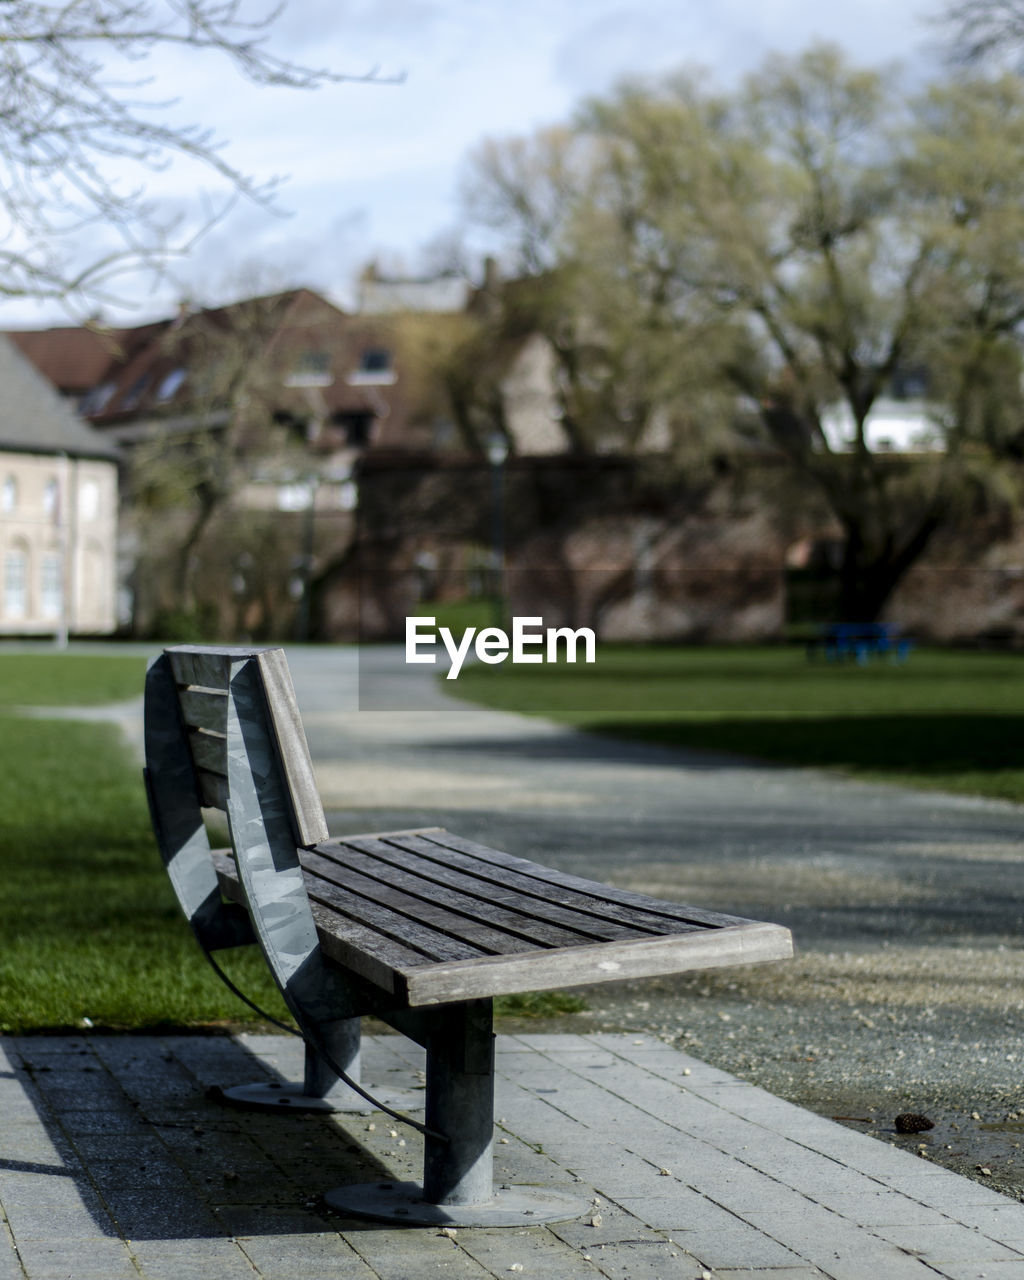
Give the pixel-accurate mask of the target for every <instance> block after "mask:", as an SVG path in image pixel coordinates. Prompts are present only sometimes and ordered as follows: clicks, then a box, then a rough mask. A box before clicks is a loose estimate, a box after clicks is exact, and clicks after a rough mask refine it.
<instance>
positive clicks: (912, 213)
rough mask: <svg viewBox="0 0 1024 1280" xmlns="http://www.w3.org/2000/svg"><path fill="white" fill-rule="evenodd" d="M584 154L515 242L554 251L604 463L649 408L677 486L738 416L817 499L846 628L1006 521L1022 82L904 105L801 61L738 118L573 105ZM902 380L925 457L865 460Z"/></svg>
mask: <svg viewBox="0 0 1024 1280" xmlns="http://www.w3.org/2000/svg"><path fill="white" fill-rule="evenodd" d="M577 136H578V138H579V140H580V144H581V145H583V147H584V150H585V155H586V157H587V165H588V168H587V176H586V180H585V181H580V182H577V183H576V184H575V185H574V187H573V188H572V190H571V191H569V192H568V194H567V196H566V201H565V204H564V206H563V207H562V209H561V214H560V217H559V218H557V219H556V218H553V217H552V216H551V214H550V210H549V208H548V203H547V193H548V192H549V191H550V187H548V188H547V191H545V192H543V193H542V194H543V195H544V199H543V200H538V201H537V202H535V203H536V204H538V205H539V206H540V208H541V209H542V210H543V211H544V219H543V221H541V220H540V219H537V220H536V221H535V222H534V223H533V225H532V228H531V230H533V231H534V232H536V231H537V230H539V229H543V228H544V227H551V228H554V229H555V234H554V235H553V236H552V238H551V239H550V240H549V242H548V243H547V245H546V247H545V250H544V254H543V255H542V254H541V253H540V252H539V251H538V248H537V246H536V244H535V242H534V240H530V241H528V243H529V244H530V252H531V255H532V257H533V259H534V260H536V261H543V262H544V271H543V273H542V274H540V275H537V276H536V277H535V278H536V279H537V280H538V282H543V281H544V280H548V281H550V282H551V287H552V288H553V289H555V290H557V292H556V295H555V297H556V300H557V303H558V305H559V307H560V312H559V314H560V315H561V316H562V323H563V330H566V331H569V332H572V333H574V335H575V342H574V345H573V347H572V352H573V356H574V359H575V360H576V361H577V371H576V376H577V381H578V382H579V384H580V385H581V386H583V387H589V388H591V389H592V390H593V391H595V392H596V393H597V394H596V395H594V396H592V398H591V403H592V405H593V407H594V415H595V416H594V417H593V419H592V421H591V422H590V423H589V424H582V423H580V424H577V425H578V430H577V433H576V434H577V439H583V440H586V439H588V438H589V439H592V440H594V441H596V442H598V444H599V445H600V447H603V448H608V447H609V440H608V431H609V428H610V427H611V428H612V429H613V430H618V432H619V438H620V447H624V448H628V447H630V445H631V444H633V443H635V442H636V440H637V438H638V437H637V433H636V427H637V424H638V423H639V422H640V421H641V417H639V416H638V413H637V409H638V408H640V409H641V410H642V417H643V418H644V419H646V420H647V421H653V422H660V423H661V424H662V426H663V427H664V428H666V429H667V430H668V432H669V434H670V436H671V437H672V438H673V439H674V442H675V444H676V445H677V446H679V445H685V450H684V452H685V453H686V455H687V460H688V463H689V462H691V461H692V458H693V452H694V449H695V448H699V447H700V446H701V445H702V444H703V445H704V447H705V448H711V447H714V448H716V449H717V448H719V447H720V444H721V440H722V432H721V426H722V423H723V418H728V417H730V416H731V418H732V420H733V423H734V425H736V426H742V427H744V428H746V429H749V430H751V432H752V434H753V436H759V437H760V440H761V442H762V445H763V444H765V443H767V444H770V446H771V447H772V449H773V450H774V452H775V455H776V456H777V457H779V458H782V459H784V460H785V461H786V462H787V463H788V464H789V466H790V468H791V469H792V471H793V473H794V474H795V475H796V476H797V477H798V478H799V479H800V481H801V482H802V483H803V484H805V485H806V486H807V487H808V488H809V489H810V490H812V491H814V492H815V493H817V494H818V495H819V497H820V498H822V499H824V502H825V503H826V505H827V508H828V510H829V511H830V513H831V516H832V519H833V521H834V524H835V526H836V528H837V531H838V532H839V534H840V536H841V544H842V565H841V603H840V605H839V608H840V610H841V612H842V614H843V615H844V616H845V617H847V618H849V619H853V620H866V619H871V618H875V617H877V616H878V614H879V613H880V612H881V610H882V609H883V608H884V606H885V604H886V601H887V600H888V598H889V596H890V594H891V592H892V591H893V589H894V587H895V586H896V584H897V583H898V582H899V581H900V579H901V577H902V576H903V575H904V574H905V573H906V572H907V570H908V569H909V568H910V566H911V565H913V564H914V563H915V562H916V560H917V559H918V557H919V556H920V555H921V554H922V553H923V552H924V550H925V549H926V547H927V546H928V544H929V542H930V540H931V539H932V537H933V536H934V534H935V533H936V531H937V530H938V529H939V528H940V526H941V525H942V524H943V522H944V521H946V520H947V519H948V518H949V516H950V514H951V513H952V512H954V511H955V510H956V509H957V508H958V507H962V506H963V504H964V503H966V502H970V501H975V502H984V501H995V500H997V496H998V500H999V501H1005V500H1007V498H1009V497H1011V496H1012V494H1011V490H1012V484H1011V482H1010V479H1008V477H1012V474H1013V472H1014V467H1013V466H1012V464H1011V465H1009V466H1008V465H1006V463H1005V461H1004V460H1005V459H1007V458H1012V457H1013V456H1014V455H1015V454H1016V453H1018V452H1019V451H1020V447H1021V443H1022V441H1024V400H1022V392H1021V374H1022V359H1021V342H1020V329H1021V325H1022V324H1024V87H1022V85H1021V82H1020V81H1019V80H1018V79H1017V78H1016V77H1012V76H1007V77H1003V78H1001V79H993V78H986V77H976V78H971V79H970V80H967V81H965V80H955V79H954V80H953V81H951V82H949V83H946V84H944V85H941V86H936V87H933V88H931V89H929V90H927V91H926V92H925V93H923V94H922V95H920V96H919V97H918V98H916V99H915V100H914V101H907V100H906V99H905V98H901V97H900V96H899V94H898V93H897V92H896V90H895V87H894V82H893V81H892V79H891V78H887V77H884V76H883V75H881V74H880V73H876V72H873V71H869V70H862V69H858V68H855V67H852V66H850V65H849V64H848V63H847V62H846V61H845V60H844V59H843V58H842V56H841V55H840V54H839V53H838V52H837V51H835V50H834V49H831V48H828V47H817V48H813V49H811V50H810V51H808V52H807V53H805V54H804V55H802V56H800V57H798V58H795V59H789V58H778V57H777V58H772V59H769V60H768V61H767V62H766V64H765V65H764V66H763V67H762V68H761V69H760V71H759V72H757V73H756V74H755V75H753V76H752V77H750V78H749V79H748V81H747V82H746V83H745V85H744V86H743V87H742V88H741V89H740V90H739V91H737V92H734V93H729V94H722V93H717V92H714V91H712V90H711V89H709V88H708V86H707V85H706V83H705V82H704V81H703V80H702V79H700V78H697V77H694V76H690V75H684V76H678V77H674V78H672V79H670V80H668V81H666V82H663V83H660V84H655V85H652V84H633V85H626V86H623V87H621V88H620V89H619V90H618V91H616V92H615V93H614V94H612V95H610V96H608V97H607V98H604V99H602V100H600V101H595V102H592V103H590V104H589V106H588V107H587V108H586V109H585V111H584V112H583V113H582V114H581V116H580V118H579V121H578V129H577ZM520 154H522V150H521V149H520ZM488 160H489V164H488V166H487V168H479V167H478V176H480V175H483V176H486V175H487V173H490V174H491V175H500V176H501V177H502V178H503V179H505V186H504V188H503V187H501V186H499V185H497V184H496V183H494V182H493V181H492V187H491V194H492V200H491V204H490V205H489V206H486V207H488V209H489V212H490V215H491V218H492V221H493V220H494V214H495V212H496V211H500V209H501V208H504V209H505V210H506V216H507V219H508V223H509V229H510V233H511V239H512V243H513V244H517V245H518V244H522V243H523V236H522V224H523V217H524V213H528V212H529V211H530V210H531V208H533V207H534V204H533V203H531V201H530V200H528V199H524V198H523V197H522V195H518V196H516V198H512V193H510V192H509V190H508V180H509V178H510V176H511V175H514V174H515V172H516V170H515V168H514V167H513V166H511V165H509V164H505V165H504V166H501V165H498V164H497V163H496V161H495V158H494V156H493V154H492V155H491V156H489V157H488ZM524 265H526V266H529V264H528V263H525V262H524ZM567 280H568V281H571V282H572V289H571V290H569V291H567V289H566V284H565V282H566V281H567ZM573 310H574V314H575V325H574V327H571V326H568V325H566V323H565V315H566V313H567V312H573ZM907 372H913V373H914V374H917V375H921V376H923V377H925V378H926V379H927V382H928V397H927V399H928V406H929V412H930V418H931V423H930V426H931V434H932V437H933V441H934V443H935V445H937V446H938V447H935V448H933V450H932V451H928V452H922V453H917V454H913V455H908V454H897V453H892V452H890V453H885V452H879V451H878V450H877V449H876V448H875V447H873V444H872V441H871V438H870V426H869V423H870V419H871V415H872V411H873V410H874V409H875V407H876V406H877V405H878V402H879V400H880V399H882V398H883V397H884V396H886V395H887V394H888V392H889V390H890V387H891V386H892V383H893V379H894V378H897V377H899V376H900V375H901V373H902V374H906V373H907ZM629 388H632V395H631V397H630V401H629V405H628V411H627V412H626V413H623V414H620V415H619V416H620V418H621V421H620V422H619V423H618V424H616V423H615V422H613V421H611V420H610V417H609V408H610V406H615V404H616V403H617V401H618V402H619V403H621V402H622V392H623V390H624V389H629ZM645 393H646V394H645ZM586 403H587V402H586V401H585V400H583V399H581V398H579V397H577V398H576V399H575V401H574V404H575V405H576V407H577V408H581V407H583V408H585V407H586ZM597 415H601V416H600V417H598V416H597ZM751 442H752V443H753V439H752V441H751Z"/></svg>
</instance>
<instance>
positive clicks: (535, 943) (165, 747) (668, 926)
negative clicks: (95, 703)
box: [146, 646, 792, 1225]
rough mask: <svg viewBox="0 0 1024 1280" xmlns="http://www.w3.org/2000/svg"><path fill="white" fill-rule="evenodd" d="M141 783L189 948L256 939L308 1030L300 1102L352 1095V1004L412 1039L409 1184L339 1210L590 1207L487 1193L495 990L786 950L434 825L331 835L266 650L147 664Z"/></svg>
mask: <svg viewBox="0 0 1024 1280" xmlns="http://www.w3.org/2000/svg"><path fill="white" fill-rule="evenodd" d="M146 781H147V790H148V793H149V798H150V805H151V810H152V814H153V821H154V827H155V830H156V834H157V839H158V843H159V846H160V850H161V854H162V857H163V859H164V862H165V864H166V866H167V870H168V873H169V875H170V878H171V881H172V883H173V885H174V888H175V890H176V892H177V894H178V898H179V901H180V902H181V905H182V908H183V909H184V911H185V914H186V916H187V918H188V920H189V922H190V924H191V926H192V928H193V930H194V932H195V934H196V937H197V938H198V940H199V942H200V945H201V946H202V947H203V949H204V951H206V953H207V954H208V955H210V956H211V959H212V953H215V952H217V951H219V950H221V949H223V948H228V947H234V946H239V945H243V944H245V943H249V942H252V941H254V940H257V941H258V942H259V945H260V947H261V948H262V950H263V953H264V955H265V957H266V960H267V962H268V964H269V966H270V968H271V970H272V972H273V975H274V978H275V979H276V981H277V984H278V986H279V987H280V989H281V992H282V994H283V996H284V999H285V1002H286V1003H287V1006H288V1008H289V1010H290V1012H291V1014H292V1016H293V1017H294V1019H295V1022H296V1023H297V1025H298V1027H299V1029H300V1031H301V1034H302V1036H303V1038H304V1039H305V1041H306V1044H307V1080H306V1082H305V1088H304V1090H303V1091H298V1092H299V1093H300V1094H301V1093H302V1092H305V1093H306V1094H311V1095H314V1096H320V1095H323V1094H325V1093H330V1092H337V1089H338V1087H339V1086H338V1080H339V1078H341V1079H345V1080H347V1081H349V1082H351V1083H352V1084H353V1085H355V1086H356V1087H359V1088H361V1086H359V1084H358V1059H359V1035H360V1031H359V1026H360V1024H359V1019H360V1017H361V1015H364V1014H372V1015H374V1016H376V1017H377V1018H380V1019H383V1020H384V1021H385V1022H386V1023H388V1024H389V1025H391V1026H392V1027H394V1028H395V1029H396V1030H398V1031H400V1032H402V1033H403V1034H405V1035H407V1036H409V1037H410V1038H411V1039H413V1040H414V1041H416V1042H417V1043H419V1044H420V1045H422V1046H423V1047H424V1048H425V1049H426V1091H425V1095H424V1096H425V1124H423V1125H420V1124H417V1122H416V1121H411V1120H410V1121H409V1122H410V1123H412V1124H414V1125H415V1126H416V1127H417V1128H420V1129H421V1130H422V1131H423V1132H424V1135H425V1147H424V1172H423V1183H422V1186H420V1185H418V1184H413V1183H374V1184H371V1185H368V1186H347V1187H341V1188H338V1189H336V1190H334V1191H331V1192H329V1193H328V1195H327V1200H328V1203H329V1204H331V1205H332V1207H334V1208H336V1209H338V1210H340V1211H343V1212H346V1213H350V1214H356V1215H359V1216H365V1217H370V1218H376V1219H378V1220H382V1221H391V1220H393V1221H398V1222H409V1223H416V1222H418V1223H450V1224H463V1225H510V1224H517V1223H518V1224H524V1223H525V1224H530V1223H536V1222H544V1221H551V1220H555V1219H558V1218H565V1217H573V1216H576V1214H577V1213H581V1212H583V1211H584V1209H585V1205H584V1203H583V1202H582V1201H580V1200H578V1199H576V1198H573V1197H571V1196H568V1195H566V1194H565V1193H562V1192H558V1191H554V1190H551V1189H545V1190H543V1191H541V1190H538V1189H532V1188H525V1187H514V1188H507V1189H502V1190H501V1191H497V1192H496V1191H495V1190H494V1187H493V1183H492V1141H493V1109H494V1103H493V1097H494V1056H493V1034H492V1000H493V998H494V997H495V996H500V995H506V994H511V993H515V992H528V991H542V990H549V989H552V988H561V987H570V986H579V985H588V984H591V983H597V982H606V981H613V980H620V979H624V978H646V977H652V976H655V975H659V974H672V973H682V972H686V971H688V970H694V969H704V968H710V967H713V966H720V965H733V964H750V963H756V962H761V961H768V960H779V959H782V958H784V957H787V956H789V955H790V954H791V953H792V942H791V938H790V935H789V931H788V930H787V929H784V928H782V927H780V926H779V925H775V924H765V923H760V922H757V921H752V920H744V919H740V918H738V917H735V916H729V915H720V914H717V913H715V912H712V911H707V910H705V909H703V908H701V907H691V906H684V905H682V904H680V903H676V902H666V901H661V900H659V899H656V898H649V897H646V896H644V895H642V894H638V893H631V892H628V891H627V890H625V889H618V888H613V887H610V886H607V885H602V884H597V883H595V882H593V881H590V880H584V879H580V878H579V877H577V876H572V875H567V874H565V873H564V872H560V871H556V870H553V869H551V868H549V867H545V866H541V865H540V864H538V863H534V862H528V861H526V860H525V859H523V858H516V857H512V856H510V855H509V854H506V853H501V852H499V851H498V850H496V849H489V848H486V847H485V846H483V845H480V844H476V843H474V842H473V841H471V840H464V839H461V838H460V837H459V836H455V835H451V834H449V833H448V832H447V831H444V830H441V829H429V830H417V831H398V832H389V833H383V834H375V835H361V836H345V837H342V838H334V839H332V838H331V837H330V836H329V834H328V831H327V826H326V823H325V820H324V813H323V808H322V806H321V803H320V798H319V794H318V792H317V788H316V784H315V781H314V776H313V769H312V765H311V762H310V757H309V750H308V747H307V745H306V739H305V735H304V732H303V729H302V724H301V721H300V718H299V712H298V708H297V706H296V702H295V694H294V691H293V689H292V684H291V677H290V675H289V672H288V666H287V662H286V659H285V655H284V652H283V651H282V650H281V649H252V648H205V647H191V646H182V647H178V648H173V649H168V650H167V651H166V652H165V653H163V654H162V655H161V656H160V657H158V658H157V659H156V660H155V661H154V662H153V663H152V664H151V666H150V668H149V672H148V674H147V679H146ZM209 806H212V807H214V808H216V809H220V810H222V811H224V812H225V813H226V815H227V821H228V827H229V830H230V836H231V844H232V849H231V850H230V851H229V852H225V853H215V852H214V851H213V850H212V849H211V846H210V842H209V839H208V837H207V833H206V828H205V825H204V821H203V815H202V812H201V810H202V808H203V807H209ZM310 1063H312V1064H313V1065H312V1066H310ZM266 1088H267V1087H266V1086H264V1089H265V1090H266ZM292 1096H293V1097H294V1096H295V1093H294V1092H293V1095H292Z"/></svg>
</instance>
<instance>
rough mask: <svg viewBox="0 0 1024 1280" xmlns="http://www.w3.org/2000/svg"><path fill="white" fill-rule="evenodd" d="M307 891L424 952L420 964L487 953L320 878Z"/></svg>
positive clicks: (308, 883)
mask: <svg viewBox="0 0 1024 1280" xmlns="http://www.w3.org/2000/svg"><path fill="white" fill-rule="evenodd" d="M306 892H307V893H308V894H309V897H310V899H311V900H312V901H313V902H322V903H323V904H324V906H327V907H330V908H332V910H334V911H336V912H338V913H339V914H340V915H343V916H347V917H348V919H350V920H355V921H356V922H357V923H359V924H363V925H366V926H367V927H369V928H372V929H373V930H375V931H376V932H377V933H380V934H382V935H383V936H384V937H385V938H391V939H392V940H394V941H395V942H401V943H402V944H403V946H406V947H408V948H409V950H410V951H413V952H419V953H420V963H424V964H428V963H436V962H437V961H439V960H475V959H480V958H481V957H482V956H484V955H485V954H486V952H485V951H484V950H483V949H482V948H481V947H477V946H474V945H473V944H472V943H471V942H462V941H460V940H459V939H457V938H449V937H446V936H445V935H444V934H443V933H440V932H438V931H437V930H436V929H431V928H430V927H429V926H427V925H424V924H417V922H416V921H414V920H410V919H409V917H408V916H404V915H402V914H401V913H400V912H398V911H393V910H392V909H391V908H390V907H385V906H381V905H380V903H377V902H371V901H370V900H369V899H368V898H363V897H361V896H360V895H359V894H358V893H352V892H351V891H350V890H348V889H344V888H342V887H341V886H340V885H337V884H329V883H328V882H327V881H326V880H323V879H321V878H320V877H319V876H314V875H309V874H307V875H306Z"/></svg>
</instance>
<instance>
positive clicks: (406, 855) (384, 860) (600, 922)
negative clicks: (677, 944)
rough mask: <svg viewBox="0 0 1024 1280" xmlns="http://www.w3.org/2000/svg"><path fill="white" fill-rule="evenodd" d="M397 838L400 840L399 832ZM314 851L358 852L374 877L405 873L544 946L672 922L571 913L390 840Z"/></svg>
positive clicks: (346, 860) (652, 929)
mask: <svg viewBox="0 0 1024 1280" xmlns="http://www.w3.org/2000/svg"><path fill="white" fill-rule="evenodd" d="M399 834H400V835H401V836H403V837H404V833H399ZM318 848H319V852H321V853H328V854H329V855H330V856H331V857H333V858H336V859H337V860H338V862H339V863H341V864H342V865H343V866H350V865H356V858H357V855H356V854H355V853H353V850H359V851H363V852H365V853H367V854H369V855H371V856H372V857H373V859H374V860H375V861H376V862H377V863H378V865H379V868H380V869H379V870H378V871H376V872H374V874H377V875H383V876H387V877H389V878H392V877H398V876H400V875H402V874H403V873H408V872H411V873H413V874H414V875H415V877H416V879H417V880H419V881H420V882H421V883H426V884H429V885H430V886H432V888H431V892H432V893H433V895H434V896H435V900H437V901H446V902H450V903H451V905H453V906H455V907H456V908H457V909H460V908H461V909H465V910H469V911H471V912H473V913H474V914H478V913H480V912H481V911H483V912H484V913H485V914H486V918H487V920H488V921H491V922H494V923H502V922H503V921H504V924H505V925H506V926H507V927H508V928H510V929H512V930H513V931H520V932H521V930H522V929H526V930H527V932H526V933H521V936H526V937H530V936H533V937H535V939H536V941H538V942H540V943H541V944H542V945H545V946H575V945H579V944H581V943H585V942H597V941H601V940H604V941H610V940H612V939H614V938H636V937H644V936H645V935H647V934H649V933H667V932H670V931H672V929H673V924H672V922H667V921H665V920H663V919H659V918H656V917H652V918H651V919H652V920H653V921H654V923H653V925H651V924H646V925H645V924H640V925H638V924H637V923H636V921H635V920H633V919H630V922H629V923H628V924H627V923H621V922H620V916H625V917H626V918H629V917H628V913H625V912H621V913H620V912H619V911H618V910H617V909H616V908H615V907H614V906H612V909H611V911H610V912H609V913H608V915H607V916H605V915H604V913H602V914H601V915H598V914H594V913H593V910H592V911H591V913H589V914H588V913H585V912H582V911H574V910H572V909H571V908H566V907H564V906H562V905H560V904H557V903H551V902H547V901H542V900H540V899H538V898H536V897H534V896H531V895H528V894H525V893H522V892H518V891H517V890H516V888H515V887H511V886H508V885H505V884H497V883H495V882H494V881H492V880H484V879H481V878H480V877H478V876H475V875H472V874H469V875H467V874H466V872H465V871H463V870H462V869H460V868H459V867H457V866H454V865H442V864H440V863H438V862H435V861H432V860H430V859H428V858H424V857H423V856H422V855H420V854H416V853H412V852H410V851H409V850H408V849H406V848H404V847H401V848H400V847H398V846H397V845H395V844H393V843H391V842H390V841H385V840H383V839H374V838H373V837H370V836H358V837H347V838H344V839H341V840H331V841H328V842H327V843H326V844H323V845H320V846H319V847H318ZM360 865H361V864H360ZM449 895H450V896H449ZM634 914H635V913H634ZM530 930H532V932H530Z"/></svg>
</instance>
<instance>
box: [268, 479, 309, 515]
mask: <svg viewBox="0 0 1024 1280" xmlns="http://www.w3.org/2000/svg"><path fill="white" fill-rule="evenodd" d="M314 497H315V490H314V488H313V485H312V484H309V483H305V482H303V481H298V482H296V483H293V484H282V485H279V486H278V490H277V509H278V511H308V510H309V508H310V507H312V505H313V500H314Z"/></svg>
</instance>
